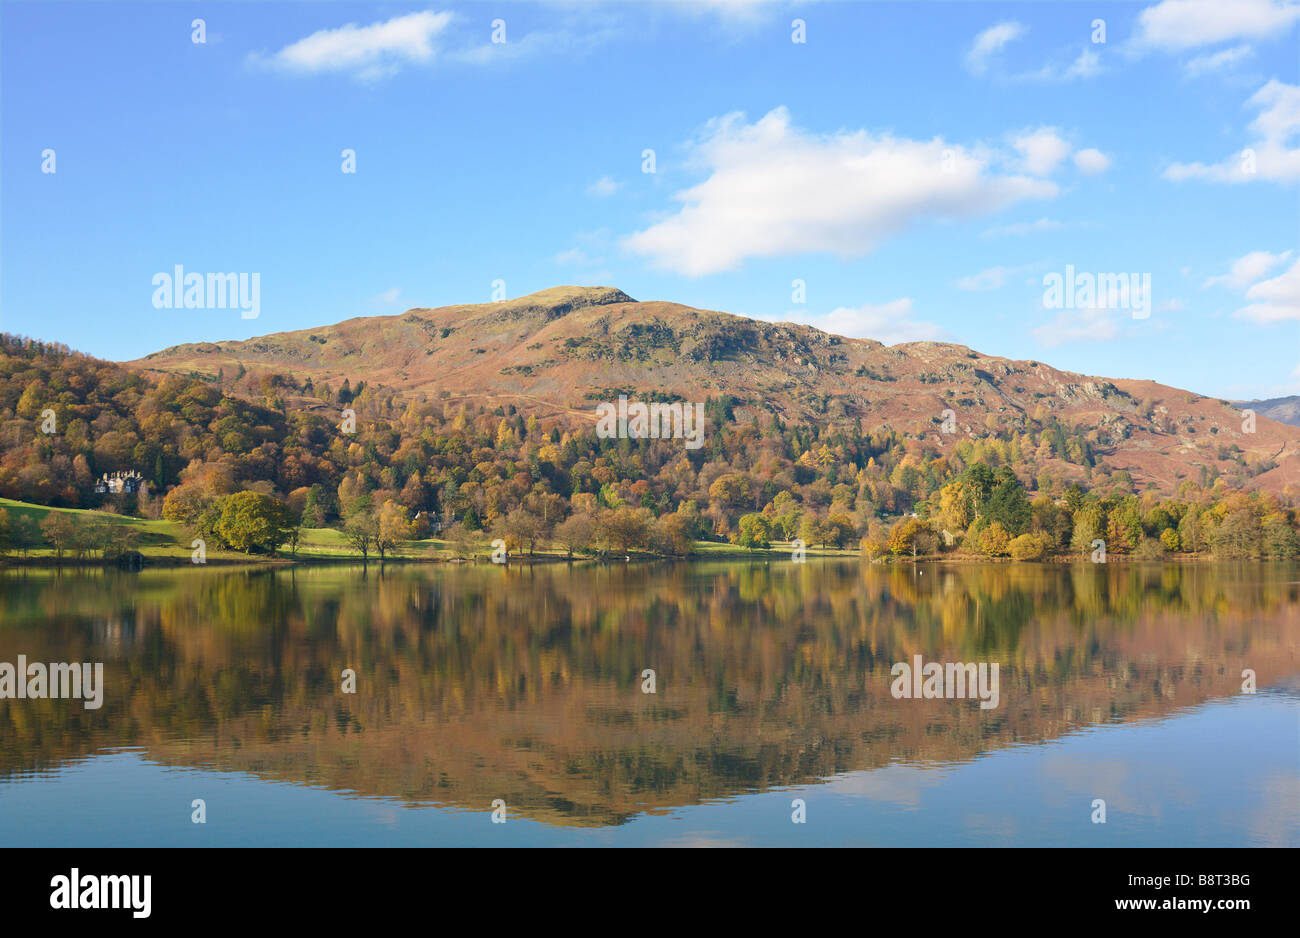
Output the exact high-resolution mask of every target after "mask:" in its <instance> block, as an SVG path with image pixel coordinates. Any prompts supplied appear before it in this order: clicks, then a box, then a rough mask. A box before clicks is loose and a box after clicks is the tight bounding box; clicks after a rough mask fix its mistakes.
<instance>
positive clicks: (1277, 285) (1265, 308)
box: [1233, 251, 1300, 323]
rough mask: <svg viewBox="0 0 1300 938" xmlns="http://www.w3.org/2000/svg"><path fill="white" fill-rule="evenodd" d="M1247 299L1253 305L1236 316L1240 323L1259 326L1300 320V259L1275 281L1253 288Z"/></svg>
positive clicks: (1274, 279)
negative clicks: (1251, 322) (1245, 320)
mask: <svg viewBox="0 0 1300 938" xmlns="http://www.w3.org/2000/svg"><path fill="white" fill-rule="evenodd" d="M1290 253H1291V252H1290V251H1287V254H1290ZM1283 256H1284V257H1285V256H1286V255H1283ZM1246 299H1248V300H1252V301H1253V302H1252V303H1250V304H1249V305H1247V306H1243V307H1242V308H1241V309H1239V310H1237V311H1236V312H1235V313H1234V314H1233V315H1234V316H1237V317H1238V318H1240V319H1250V320H1252V321H1254V322H1259V323H1273V322H1283V321H1285V320H1290V319H1300V259H1297V260H1296V261H1295V263H1293V264H1292V265H1291V266H1290V267H1289V268H1287V270H1285V271H1284V272H1282V273H1281V274H1279V275H1278V276H1276V277H1274V278H1273V279H1272V280H1262V281H1260V282H1259V283H1257V284H1255V285H1254V286H1252V287H1251V288H1250V289H1249V290H1247V291H1246Z"/></svg>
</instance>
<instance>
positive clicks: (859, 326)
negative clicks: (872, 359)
mask: <svg viewBox="0 0 1300 938" xmlns="http://www.w3.org/2000/svg"><path fill="white" fill-rule="evenodd" d="M785 319H786V321H788V322H800V323H803V324H805V325H808V326H812V327H814V328H816V329H820V330H822V331H823V332H829V333H831V334H832V335H842V336H848V337H849V338H854V339H875V340H876V341H877V342H883V343H884V344H885V345H897V344H898V343H899V342H922V341H930V342H942V341H950V340H951V338H952V337H951V336H950V335H949V334H948V332H947V331H946V330H945V329H944V328H943V327H942V326H939V325H937V324H936V323H932V322H924V321H922V320H917V319H913V318H912V300H911V298H910V297H906V296H904V297H900V298H899V299H897V300H891V301H890V302H888V303H881V304H879V305H875V304H872V303H863V304H862V305H861V306H840V307H837V308H835V309H833V310H831V311H830V312H829V313H826V314H824V315H821V316H809V315H806V314H803V313H787V314H786V317H785Z"/></svg>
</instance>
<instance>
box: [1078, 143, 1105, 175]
mask: <svg viewBox="0 0 1300 938" xmlns="http://www.w3.org/2000/svg"><path fill="white" fill-rule="evenodd" d="M1074 165H1075V166H1077V167H1079V172H1081V173H1087V174H1088V175H1090V176H1092V175H1095V174H1097V173H1104V172H1105V171H1106V170H1108V169H1110V157H1108V156H1107V155H1106V154H1105V153H1102V152H1101V151H1100V150H1094V149H1091V148H1089V149H1087V150H1080V151H1079V152H1078V153H1076V154H1074Z"/></svg>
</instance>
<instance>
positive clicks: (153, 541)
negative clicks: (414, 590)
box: [0, 498, 857, 562]
mask: <svg viewBox="0 0 1300 938" xmlns="http://www.w3.org/2000/svg"><path fill="white" fill-rule="evenodd" d="M0 508H5V509H7V510H8V511H9V513H10V517H11V518H12V517H15V516H21V515H27V516H30V517H32V518H34V519H35V520H36V522H37V523H38V524H39V523H40V522H41V521H43V520H44V519H45V516H46V515H48V514H49V513H50V512H52V511H57V512H65V513H67V514H69V515H78V516H83V517H95V518H100V519H103V520H104V521H106V522H108V523H109V524H124V525H129V526H130V527H131V528H133V529H134V530H135V531H137V532H138V533H139V537H140V546H139V548H138V550H139V551H140V553H142V554H144V555H145V556H146V557H151V558H156V559H159V560H162V559H169V560H183V561H189V560H190V554H191V552H192V550H193V547H192V544H191V542H192V540H193V537H192V535H191V534H190V533H189V532H188V531H187V530H186V529H185V527H184V526H183V525H180V524H177V523H176V522H173V521H162V520H159V521H150V520H147V519H145V518H131V517H127V516H124V515H115V514H111V513H109V512H104V511H91V510H88V509H83V508H48V507H46V506H44V505H32V504H28V503H27V502H18V501H13V500H12V499H8V498H0ZM490 550H491V548H490V547H489V546H488V543H487V539H486V538H485V539H484V543H483V545H482V551H483V553H485V554H486V553H488V552H489V551H490ZM694 552H695V554H696V555H697V556H699V557H700V558H702V559H714V560H721V559H724V558H726V559H732V558H735V559H740V558H750V559H754V558H763V557H776V556H788V555H789V553H790V545H789V544H784V543H781V542H776V541H774V542H773V543H772V549H771V550H770V551H761V550H755V551H748V550H744V549H743V548H740V547H736V546H735V545H734V544H719V543H717V542H714V541H696V542H695V548H694ZM806 553H807V556H809V557H850V556H856V555H857V551H855V550H836V549H827V550H820V549H815V548H808V550H807V551H806ZM9 555H10V559H11V560H13V559H16V555H15V554H14V552H13V551H12V550H10V552H9ZM53 555H54V551H53V550H52V549H50V548H49V547H45V546H42V547H38V548H35V549H33V550H31V551H30V552H29V557H31V558H46V557H53ZM207 555H208V559H209V560H210V561H211V560H216V561H227V562H232V561H233V562H249V561H265V560H266V559H267V558H265V557H258V556H250V555H248V554H241V553H239V552H238V551H229V550H214V549H209V550H208V552H207ZM277 556H278V557H279V558H280V559H297V560H302V561H307V562H311V561H313V560H322V561H328V560H360V559H361V553H360V552H359V551H357V550H354V549H353V548H352V547H350V546H349V545H348V543H347V541H346V540H345V539H344V537H343V534H342V532H340V531H337V530H335V529H334V528H304V529H303V530H302V535H301V538H300V540H299V542H298V553H297V555H296V557H294V558H290V557H289V553H288V551H287V550H281V552H280V554H279V555H277ZM370 556H371V558H373V559H378V558H377V555H375V554H374V553H373V552H372V553H371V555H370ZM533 556H534V557H536V558H551V559H561V558H564V557H566V556H567V554H566V553H565V552H564V551H562V550H539V551H537V552H536V553H535V554H534V555H533ZM449 557H451V550H450V545H449V544H448V543H447V542H446V541H443V540H439V539H437V538H426V539H424V540H419V541H411V542H410V543H408V544H405V545H403V547H402V549H401V550H399V551H396V552H391V551H390V552H389V555H388V559H397V560H440V559H447V558H449Z"/></svg>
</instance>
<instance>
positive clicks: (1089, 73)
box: [1010, 46, 1102, 81]
mask: <svg viewBox="0 0 1300 938" xmlns="http://www.w3.org/2000/svg"><path fill="white" fill-rule="evenodd" d="M1101 71H1102V69H1101V55H1100V54H1099V53H1098V52H1097V50H1096V49H1092V48H1089V47H1088V46H1084V48H1083V51H1081V52H1080V53H1079V57H1078V58H1076V59H1075V60H1074V61H1073V62H1071V63H1070V64H1069V65H1068V66H1066V67H1065V68H1062V67H1061V66H1060V65H1056V64H1051V63H1049V64H1047V65H1044V66H1043V67H1042V68H1040V69H1038V70H1036V71H1032V72H1022V73H1020V74H1016V75H1011V76H1010V77H1011V78H1012V79H1013V80H1015V81H1073V80H1074V79H1076V78H1092V77H1094V76H1096V75H1100V74H1101Z"/></svg>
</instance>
